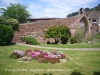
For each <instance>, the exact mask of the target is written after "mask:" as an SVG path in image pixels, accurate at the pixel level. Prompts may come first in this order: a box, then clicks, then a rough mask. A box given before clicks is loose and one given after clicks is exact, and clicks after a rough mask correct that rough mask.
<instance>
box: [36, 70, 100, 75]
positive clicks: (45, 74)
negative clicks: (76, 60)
mask: <svg viewBox="0 0 100 75" xmlns="http://www.w3.org/2000/svg"><path fill="white" fill-rule="evenodd" d="M34 75H40V74H34ZM42 75H53V74H52V73H49V74H48V73H44V74H42ZM61 75H65V74H61ZM70 75H85V74H82V73H80V72H75V71H74V72H72V73H71V74H70ZM92 75H100V72H93V74H92Z"/></svg>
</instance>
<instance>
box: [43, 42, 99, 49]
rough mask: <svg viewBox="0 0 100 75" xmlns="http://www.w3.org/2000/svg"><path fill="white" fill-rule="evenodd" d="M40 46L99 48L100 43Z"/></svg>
mask: <svg viewBox="0 0 100 75" xmlns="http://www.w3.org/2000/svg"><path fill="white" fill-rule="evenodd" d="M41 46H47V47H58V48H100V43H97V44H91V43H90V44H89V43H75V44H70V45H68V44H41Z"/></svg>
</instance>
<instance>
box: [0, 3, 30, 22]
mask: <svg viewBox="0 0 100 75" xmlns="http://www.w3.org/2000/svg"><path fill="white" fill-rule="evenodd" d="M26 8H27V6H24V5H21V4H19V3H18V4H12V3H10V6H8V7H7V8H6V9H2V10H3V11H4V12H3V14H2V16H3V17H10V18H14V19H17V20H18V21H19V22H20V23H24V22H26V21H27V18H28V17H30V14H29V12H28V11H27V10H26Z"/></svg>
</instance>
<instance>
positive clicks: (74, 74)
mask: <svg viewBox="0 0 100 75" xmlns="http://www.w3.org/2000/svg"><path fill="white" fill-rule="evenodd" d="M70 75H84V74H81V73H80V72H75V71H74V72H72V73H71V74H70Z"/></svg>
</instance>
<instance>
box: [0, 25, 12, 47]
mask: <svg viewBox="0 0 100 75" xmlns="http://www.w3.org/2000/svg"><path fill="white" fill-rule="evenodd" d="M13 35H14V33H13V29H12V27H11V26H7V25H2V24H0V45H1V46H3V45H8V44H10V43H11V41H12V39H13Z"/></svg>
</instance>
